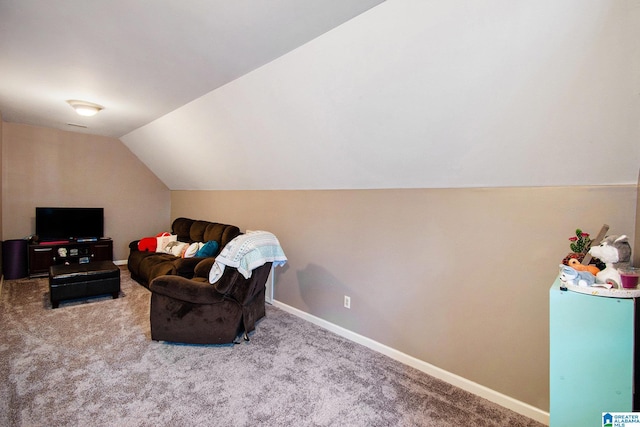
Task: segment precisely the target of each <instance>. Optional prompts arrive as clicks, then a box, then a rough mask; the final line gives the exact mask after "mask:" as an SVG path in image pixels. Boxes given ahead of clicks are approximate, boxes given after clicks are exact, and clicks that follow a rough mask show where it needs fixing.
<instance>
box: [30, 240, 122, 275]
mask: <svg viewBox="0 0 640 427" xmlns="http://www.w3.org/2000/svg"><path fill="white" fill-rule="evenodd" d="M87 240H90V241H87ZM92 261H113V241H112V240H111V239H105V238H103V239H78V240H62V241H55V242H41V243H39V244H30V245H29V277H43V276H47V275H48V274H49V267H51V266H52V265H59V264H68V265H70V264H85V263H88V262H92Z"/></svg>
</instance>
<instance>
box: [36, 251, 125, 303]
mask: <svg viewBox="0 0 640 427" xmlns="http://www.w3.org/2000/svg"><path fill="white" fill-rule="evenodd" d="M49 294H50V297H51V306H52V307H53V308H57V307H58V305H59V303H60V301H61V300H66V299H73V298H84V297H91V296H96V295H103V294H111V295H112V296H113V298H118V295H119V294H120V269H119V268H118V266H117V265H115V264H114V263H112V262H111V261H96V262H89V263H86V264H73V265H52V266H51V267H50V268H49Z"/></svg>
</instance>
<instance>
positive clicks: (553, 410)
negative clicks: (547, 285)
mask: <svg viewBox="0 0 640 427" xmlns="http://www.w3.org/2000/svg"><path fill="white" fill-rule="evenodd" d="M635 302H636V300H635V299H633V298H629V299H621V298H607V297H599V296H592V295H586V294H580V293H576V292H572V291H561V290H560V280H559V279H556V281H555V282H554V284H553V286H552V287H551V290H550V305H549V314H550V319H549V320H550V330H549V338H550V343H549V345H550V363H549V370H550V411H549V412H550V425H551V426H552V427H572V426H576V427H589V426H594V427H602V413H603V412H631V411H632V408H633V358H634V355H633V352H634V320H635V315H634V313H635Z"/></svg>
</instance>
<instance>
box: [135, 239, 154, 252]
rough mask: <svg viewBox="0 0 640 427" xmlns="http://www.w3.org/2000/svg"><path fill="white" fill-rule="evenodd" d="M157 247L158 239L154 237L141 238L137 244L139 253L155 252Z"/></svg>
mask: <svg viewBox="0 0 640 427" xmlns="http://www.w3.org/2000/svg"><path fill="white" fill-rule="evenodd" d="M157 246H158V239H157V238H155V237H143V238H142V239H140V241H139V242H138V250H139V251H149V252H155V251H156V247H157Z"/></svg>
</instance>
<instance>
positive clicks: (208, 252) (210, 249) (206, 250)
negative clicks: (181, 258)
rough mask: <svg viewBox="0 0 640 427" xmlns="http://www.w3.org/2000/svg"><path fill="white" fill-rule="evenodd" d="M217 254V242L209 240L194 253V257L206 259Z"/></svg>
mask: <svg viewBox="0 0 640 427" xmlns="http://www.w3.org/2000/svg"><path fill="white" fill-rule="evenodd" d="M217 252H218V242H216V241H215V240H209V241H208V242H207V243H205V244H204V245H203V246H202V247H201V248H200V249H199V250H198V252H196V257H198V258H203V257H204V258H206V257H210V256H214V255H215V254H216V253H217Z"/></svg>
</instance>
